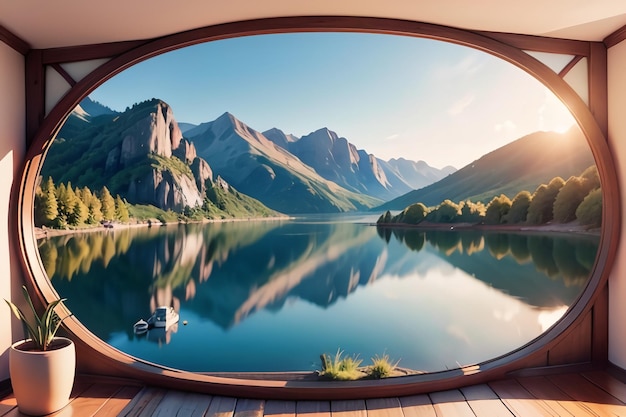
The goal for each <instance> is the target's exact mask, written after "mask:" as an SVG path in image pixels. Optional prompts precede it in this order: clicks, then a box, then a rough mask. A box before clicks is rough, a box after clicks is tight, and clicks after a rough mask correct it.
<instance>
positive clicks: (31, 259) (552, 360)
mask: <svg viewBox="0 0 626 417" xmlns="http://www.w3.org/2000/svg"><path fill="white" fill-rule="evenodd" d="M293 32H365V33H379V34H393V35H403V36H412V37H420V38H427V39H433V40H439V41H445V42H452V43H455V44H459V45H464V46H467V47H471V48H474V49H478V50H481V51H483V52H486V53H489V54H491V55H495V56H497V57H499V58H501V59H503V60H505V61H507V62H509V63H511V64H513V65H516V66H517V67H519V68H521V69H523V70H525V71H526V72H527V73H529V74H530V75H532V76H533V77H535V78H536V79H537V80H539V81H540V82H542V83H543V84H544V85H545V86H547V87H548V88H549V89H550V90H551V91H552V92H554V94H555V95H556V96H557V97H558V98H559V99H560V100H561V101H563V102H564V103H565V105H566V106H567V107H568V108H569V110H570V111H571V113H572V114H573V116H574V117H575V119H576V121H577V122H578V124H579V125H580V127H581V129H582V131H583V133H584V135H585V137H586V138H587V140H588V143H589V146H590V148H591V151H592V153H593V156H594V158H595V160H596V164H597V166H598V173H599V176H600V180H601V183H602V186H603V196H604V202H603V213H602V214H603V224H602V232H601V237H600V244H599V249H598V256H597V259H596V263H595V265H594V267H593V269H592V273H591V276H590V278H589V280H588V283H587V286H586V287H585V289H584V290H583V292H582V294H581V295H580V297H579V298H578V299H577V300H576V301H575V302H574V304H573V305H572V306H571V307H570V308H569V310H568V311H567V313H566V314H565V315H564V317H563V318H561V319H560V320H559V321H558V322H557V323H556V324H555V325H554V326H553V327H551V328H550V329H549V330H548V331H546V332H545V333H543V334H542V335H540V336H539V337H537V338H536V339H534V340H533V341H531V342H529V343H528V344H526V345H524V346H521V347H519V348H518V349H516V350H515V351H513V352H511V353H508V354H506V355H503V356H501V357H497V358H494V359H491V360H489V361H486V362H483V363H480V364H478V365H476V366H470V367H465V368H460V369H453V370H446V371H441V372H432V373H428V374H423V375H414V376H404V377H398V378H389V379H385V380H380V381H371V380H370V381H350V382H337V383H332V384H329V383H327V382H311V381H302V380H297V379H294V378H287V377H284V378H282V377H281V378H270V377H269V375H268V376H267V378H265V379H256V378H251V377H250V375H239V376H237V377H235V376H232V377H230V376H215V375H208V374H203V373H194V372H186V371H180V370H173V369H169V368H165V367H163V366H159V365H155V364H151V363H148V362H145V361H141V360H138V359H136V358H133V357H131V356H130V355H128V354H125V353H123V352H120V351H118V350H116V349H114V348H113V347H111V346H110V345H108V344H106V343H105V342H103V341H102V340H100V339H98V338H97V337H95V336H94V335H93V334H92V333H91V332H90V331H89V330H88V329H87V328H85V327H84V326H83V325H82V324H81V323H80V322H79V321H78V320H77V319H75V318H73V317H71V318H69V319H68V320H66V321H65V323H64V329H65V331H66V332H67V333H69V335H70V337H71V338H72V339H74V341H75V342H76V345H77V352H78V372H82V373H91V374H98V375H112V376H117V377H125V378H133V379H138V380H141V381H143V382H145V383H147V384H154V385H159V386H163V387H169V388H176V389H186V390H191V391H199V392H206V393H211V394H216V395H229V396H247V397H251V398H264V399H270V398H276V399H349V398H371V397H385V396H400V395H411V394H419V393H424V392H432V391H437V390H446V389H453V388H459V387H461V386H465V385H469V384H477V383H484V382H487V381H491V380H495V379H499V378H504V377H506V376H508V375H516V374H517V375H519V374H526V375H527V374H535V373H545V372H551V371H552V370H554V369H560V367H562V366H584V367H587V366H604V365H606V364H607V363H608V286H607V282H608V275H609V273H610V271H611V267H612V264H613V261H614V259H615V254H616V251H617V243H618V239H619V231H620V207H619V201H620V199H619V193H618V182H617V176H616V169H615V166H614V162H613V159H612V157H611V153H610V150H609V147H608V145H607V141H606V134H607V126H608V110H607V80H606V76H607V75H606V72H607V71H606V68H607V63H606V45H605V44H603V43H601V42H586V41H571V40H561V39H551V38H543V37H535V36H525V35H515V34H505V33H491V32H476V31H469V30H463V29H457V28H451V27H444V26H439V25H433V24H427V23H420V22H415V21H407V20H396V19H384V18H369V17H345V16H308V17H284V18H269V19H259V20H249V21H241V22H233V23H226V24H220V25H214V26H209V27H204V28H200V29H195V30H191V31H187V32H181V33H175V34H172V35H169V36H165V37H161V38H156V39H149V40H139V41H128V42H117V43H110V44H98V45H84V46H77V47H67V48H53V49H46V50H32V49H30V50H28V52H26V54H25V56H26V100H27V120H26V135H27V137H26V140H27V144H28V151H27V154H26V157H25V162H24V169H23V172H22V176H21V178H19V179H18V181H15V185H14V190H13V193H12V200H11V208H12V210H13V213H12V215H13V219H14V220H15V221H13V222H12V232H13V236H16V237H17V240H18V242H19V250H20V253H21V257H20V260H21V265H22V267H23V271H24V275H25V281H26V283H27V285H28V286H29V289H30V290H31V293H32V294H33V295H34V296H36V298H37V299H38V301H39V302H40V303H41V304H43V303H46V302H50V301H51V300H54V299H57V298H58V294H57V293H56V291H55V290H54V288H53V286H52V284H51V282H50V280H49V279H48V277H47V275H46V273H45V271H44V268H43V265H42V263H41V260H40V258H39V253H38V249H37V241H36V238H35V233H34V223H33V207H34V204H33V203H34V191H35V187H36V185H37V182H38V176H39V174H40V169H41V166H42V164H43V161H44V159H45V156H46V152H47V150H48V148H49V145H50V143H51V142H52V140H53V139H54V137H55V135H56V134H57V132H58V130H59V129H60V127H61V126H62V124H63V123H64V121H65V120H66V118H67V117H68V116H69V114H70V112H71V111H72V109H73V108H74V107H75V106H76V105H77V104H78V103H79V102H80V100H82V99H83V98H84V97H86V96H87V95H88V94H89V93H90V92H91V91H93V90H94V89H96V88H97V87H98V86H99V85H101V84H102V83H103V82H105V81H106V80H108V79H109V78H111V77H113V76H115V75H116V74H118V73H120V72H122V71H124V70H125V69H127V68H129V67H131V66H132V65H134V64H136V63H138V62H141V61H143V60H145V59H148V58H151V57H154V56H157V55H160V54H162V53H165V52H169V51H172V50H175V49H178V48H182V47H186V46H190V45H194V44H198V43H203V42H209V41H216V40H220V39H227V38H233V37H239V36H249V35H259V34H275V33H293ZM6 37H7V36H5V38H6ZM20 45H22V44H20ZM22 46H23V45H22ZM524 50H533V51H541V52H551V53H560V54H569V55H573V56H574V57H575V58H574V59H575V60H580V58H581V57H585V58H587V60H588V63H589V65H588V74H589V78H588V84H589V106H587V105H585V103H584V102H583V101H582V100H581V99H580V97H579V96H578V95H577V94H576V93H575V92H574V90H573V89H572V88H571V87H570V86H569V85H568V84H567V83H566V82H565V81H564V80H563V79H562V76H563V75H564V73H566V72H567V71H564V72H563V71H562V74H561V75H559V74H556V73H554V72H553V71H552V70H550V69H549V68H548V67H547V66H545V65H544V64H542V63H541V62H540V61H538V60H536V59H535V58H533V57H531V56H530V55H529V54H527V53H525V52H524ZM102 58H109V60H108V61H107V62H105V63H104V64H102V65H101V66H99V67H98V68H97V69H95V70H94V71H93V72H91V73H90V74H88V75H87V76H85V77H84V78H83V79H81V80H72V79H71V77H70V76H69V74H67V73H66V72H65V71H63V69H62V67H61V65H62V64H63V63H69V62H79V61H86V60H91V59H102ZM576 62H578V61H576ZM572 65H573V64H572ZM48 67H51V68H53V69H56V70H57V71H60V72H59V73H60V74H61V75H62V76H63V78H64V79H65V80H66V81H67V82H68V85H69V86H70V87H69V89H68V91H67V93H66V94H65V95H64V96H63V97H62V98H61V99H60V101H59V102H58V103H57V104H56V105H55V107H54V108H53V109H51V111H50V112H49V113H48V114H47V115H45V73H46V68H48ZM581 364H582V365H581Z"/></svg>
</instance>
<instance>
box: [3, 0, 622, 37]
mask: <svg viewBox="0 0 626 417" xmlns="http://www.w3.org/2000/svg"><path fill="white" fill-rule="evenodd" d="M315 15H336V16H370V17H385V18H397V19H410V20H415V21H420V22H428V23H435V24H441V25H446V26H453V27H459V28H464V29H475V30H485V31H496V32H511V33H521V34H528V35H541V36H549V37H556V38H566V39H577V40H588V41H601V40H603V39H604V38H605V37H606V36H607V35H609V34H611V33H613V32H614V31H616V30H617V29H619V28H621V27H623V26H625V25H626V1H624V0H524V1H513V0H479V1H470V0H438V1H426V0H368V1H363V0H227V1H226V0H219V1H217V0H183V1H181V2H172V1H171V0H108V1H106V2H104V1H102V2H93V1H85V0H55V1H46V0H0V25H2V26H4V27H5V28H6V29H8V30H9V31H11V32H12V33H13V34H15V35H17V36H18V37H20V38H22V39H23V40H24V41H26V42H27V43H29V44H30V46H31V47H32V48H38V49H44V48H53V47H62V46H73V45H85V44H93V43H103V42H115V41H122V40H137V39H148V38H154V37H158V36H163V35H168V34H172V33H176V32H181V31H185V30H189V29H195V28H199V27H203V26H208V25H214V24H218V23H225V22H232V21H238V20H247V19H256V18H265V17H282V16H315Z"/></svg>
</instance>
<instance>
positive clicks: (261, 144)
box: [186, 112, 381, 213]
mask: <svg viewBox="0 0 626 417" xmlns="http://www.w3.org/2000/svg"><path fill="white" fill-rule="evenodd" d="M186 135H187V136H188V137H189V139H190V140H191V141H192V142H193V143H195V144H196V146H197V149H198V155H199V156H201V157H202V158H204V159H206V160H207V161H208V162H209V164H210V165H211V166H212V167H213V168H214V170H215V171H216V172H219V173H220V175H222V177H223V178H224V179H225V180H226V181H228V182H229V183H231V184H233V185H234V186H235V187H237V188H238V189H239V190H240V191H241V192H243V193H246V194H248V195H250V196H252V197H254V198H257V199H259V200H261V201H263V202H264V203H265V204H266V205H267V206H268V207H270V208H273V209H274V210H277V211H280V212H283V213H337V212H345V211H355V210H366V209H368V208H370V207H373V206H375V205H378V204H380V202H381V200H380V199H376V198H373V197H370V196H367V195H363V194H359V193H356V192H352V191H349V190H346V189H345V188H343V187H341V186H339V185H337V184H336V183H334V182H332V181H329V180H326V179H324V178H322V177H321V176H320V175H319V174H317V173H316V172H315V171H314V170H313V169H312V168H311V167H309V166H308V165H306V164H305V163H303V162H302V161H301V160H300V159H298V158H297V157H296V156H294V155H293V154H291V153H290V152H289V151H287V150H286V149H284V148H282V147H280V146H278V145H276V144H275V143H274V142H272V141H271V140H269V139H268V138H267V137H265V136H264V135H263V134H262V133H261V132H258V131H256V130H254V129H252V128H250V127H249V126H248V125H246V124H245V123H243V122H242V121H240V120H238V119H237V118H236V117H235V116H233V115H232V114H230V113H228V112H227V113H224V114H222V115H221V116H220V117H218V118H217V119H215V120H214V121H212V122H207V123H202V124H200V125H199V126H197V127H196V128H194V129H191V130H189V131H188V132H187V133H186Z"/></svg>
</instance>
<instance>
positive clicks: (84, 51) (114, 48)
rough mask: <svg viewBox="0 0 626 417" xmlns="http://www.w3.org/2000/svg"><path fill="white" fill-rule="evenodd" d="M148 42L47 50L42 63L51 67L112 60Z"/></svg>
mask: <svg viewBox="0 0 626 417" xmlns="http://www.w3.org/2000/svg"><path fill="white" fill-rule="evenodd" d="M146 42H147V41H126V42H114V43H101V44H93V45H81V46H69V47H64V48H51V49H45V50H44V51H43V57H42V62H43V64H44V65H50V64H56V63H61V64H63V63H66V62H77V61H88V60H91V59H102V58H111V57H114V56H118V55H121V54H123V53H125V52H128V51H130V50H131V49H134V48H136V47H138V46H141V45H143V44H145V43H146Z"/></svg>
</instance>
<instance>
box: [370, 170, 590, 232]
mask: <svg viewBox="0 0 626 417" xmlns="http://www.w3.org/2000/svg"><path fill="white" fill-rule="evenodd" d="M574 220H576V221H578V223H579V224H581V225H584V226H589V227H600V225H601V223H602V189H601V186H600V178H599V176H598V170H597V168H596V166H595V165H593V166H591V167H589V168H587V169H586V170H585V171H584V172H583V173H582V174H581V175H580V176H571V177H570V178H569V179H568V180H567V181H564V180H563V178H561V177H555V178H553V179H552V180H551V181H550V182H549V183H548V184H541V185H539V186H538V187H537V189H536V190H535V191H534V193H532V194H531V193H530V192H529V191H520V192H519V193H517V195H516V196H515V197H513V199H512V200H511V199H510V198H509V197H507V196H506V195H505V194H500V195H499V196H496V197H494V198H493V199H492V200H491V201H490V202H489V203H487V204H484V203H483V202H472V201H470V200H464V201H461V202H459V203H455V202H453V201H451V200H444V201H443V202H441V204H439V205H438V206H436V207H426V205H424V204H422V203H419V202H418V203H414V204H411V205H410V206H408V207H406V208H405V209H404V210H403V211H402V212H400V213H399V214H397V215H395V216H394V215H392V214H391V213H390V212H389V211H387V212H386V213H384V214H383V215H381V216H380V218H379V219H378V221H377V224H388V223H399V224H418V223H422V222H432V223H472V224H490V225H498V224H528V225H541V224H546V223H549V222H556V223H569V222H572V221H574Z"/></svg>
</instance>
